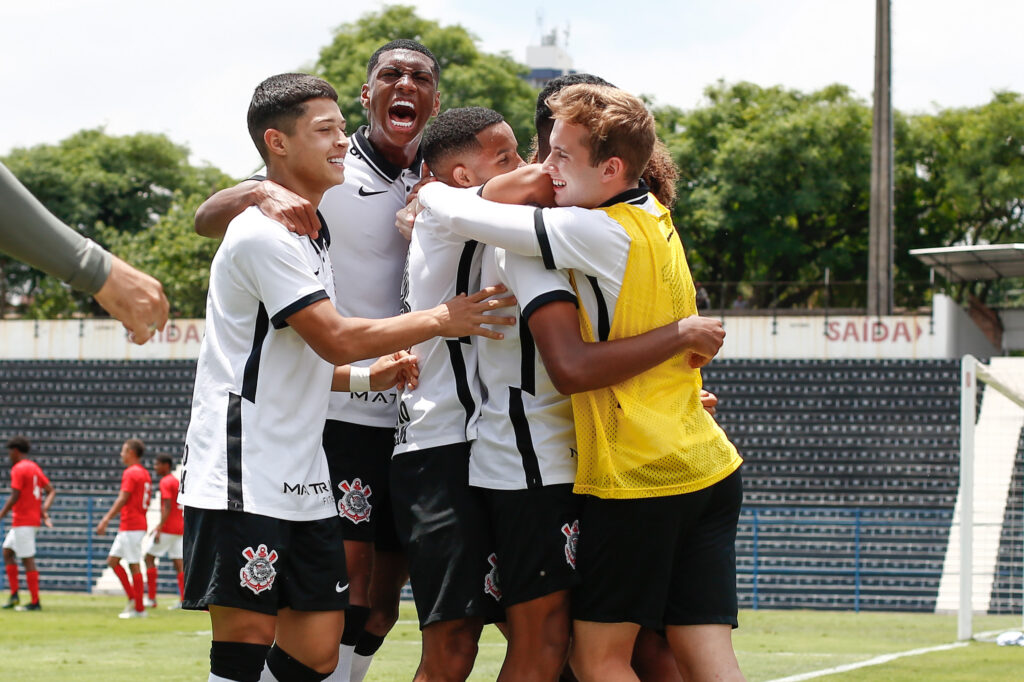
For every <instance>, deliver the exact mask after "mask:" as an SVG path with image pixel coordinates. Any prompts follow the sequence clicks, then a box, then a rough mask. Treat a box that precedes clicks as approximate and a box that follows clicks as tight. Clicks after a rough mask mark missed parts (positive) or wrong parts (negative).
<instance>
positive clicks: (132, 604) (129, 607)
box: [120, 599, 135, 616]
mask: <svg viewBox="0 0 1024 682" xmlns="http://www.w3.org/2000/svg"><path fill="white" fill-rule="evenodd" d="M133 611H135V602H134V601H132V600H131V599H129V600H128V603H127V604H125V605H124V608H123V609H121V614H120V615H122V616H123V615H124V614H126V613H132V612H133Z"/></svg>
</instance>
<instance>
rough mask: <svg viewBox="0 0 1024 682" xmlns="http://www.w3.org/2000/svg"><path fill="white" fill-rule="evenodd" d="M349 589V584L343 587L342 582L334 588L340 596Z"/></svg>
mask: <svg viewBox="0 0 1024 682" xmlns="http://www.w3.org/2000/svg"><path fill="white" fill-rule="evenodd" d="M347 589H348V583H345V586H344V587H342V586H341V582H338V583H337V584H335V586H334V591H335V592H337V593H338V594H341V593H342V592H344V591H345V590H347Z"/></svg>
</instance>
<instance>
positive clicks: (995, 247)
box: [910, 244, 1024, 282]
mask: <svg viewBox="0 0 1024 682" xmlns="http://www.w3.org/2000/svg"><path fill="white" fill-rule="evenodd" d="M910 255H911V256H916V257H917V258H918V260H920V261H921V262H922V263H924V264H925V265H927V266H928V267H930V268H933V269H934V270H935V271H936V272H938V273H939V274H941V275H942V276H943V277H945V278H946V279H948V280H952V281H954V282H969V281H975V280H983V279H1003V278H1004V277H1024V244H985V245H981V246H943V247H939V248H935V249H911V250H910Z"/></svg>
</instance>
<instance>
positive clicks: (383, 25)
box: [315, 5, 537, 154]
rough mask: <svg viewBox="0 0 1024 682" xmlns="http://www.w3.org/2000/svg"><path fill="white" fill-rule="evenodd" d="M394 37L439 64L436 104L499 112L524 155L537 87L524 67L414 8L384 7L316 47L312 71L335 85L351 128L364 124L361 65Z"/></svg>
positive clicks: (363, 68)
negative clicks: (525, 77) (421, 47)
mask: <svg viewBox="0 0 1024 682" xmlns="http://www.w3.org/2000/svg"><path fill="white" fill-rule="evenodd" d="M399 38H408V39H411V40H415V41H417V42H419V43H422V44H423V45H426V46H427V47H428V48H430V51H431V52H433V53H434V55H435V56H436V57H437V60H438V62H439V63H440V65H441V84H440V88H439V90H440V92H441V107H442V109H451V108H454V107H466V106H483V107H490V108H492V109H494V110H496V111H500V112H501V113H502V115H504V116H505V119H506V120H507V121H508V122H509V125H511V126H512V129H513V130H514V131H515V134H516V138H517V139H518V140H519V143H520V147H521V149H522V151H523V153H524V154H525V152H526V147H527V145H528V144H529V141H530V140H531V139H532V137H533V110H534V104H535V100H536V97H537V91H536V90H535V89H533V88H531V87H530V86H529V84H527V83H526V81H524V80H523V79H522V78H521V76H523V75H525V74H526V73H528V70H527V68H526V67H525V66H523V65H521V64H518V63H516V62H515V61H514V60H513V59H512V58H511V57H510V56H508V55H492V54H485V53H482V52H480V51H479V50H478V49H477V47H476V40H477V39H476V37H475V36H474V35H473V34H472V33H470V32H469V31H468V30H466V29H465V28H463V27H462V26H459V25H454V26H441V25H440V24H439V23H437V22H436V21H430V20H427V19H422V18H420V17H419V16H417V15H416V11H415V9H414V8H413V7H409V6H402V5H396V6H388V7H385V8H384V9H382V10H381V11H380V12H374V13H369V14H365V15H363V16H362V17H360V18H359V19H357V20H356V21H354V22H351V23H346V24H342V25H341V26H340V27H339V28H338V29H337V31H336V33H335V35H334V40H333V41H332V42H331V44H330V45H327V46H325V47H324V48H323V49H322V50H320V56H319V58H318V59H317V62H316V66H315V73H316V74H317V75H319V76H321V77H323V78H325V79H327V80H328V81H330V83H331V84H332V85H334V87H335V88H336V89H337V90H338V103H339V105H340V106H341V111H342V113H343V114H345V118H346V119H347V120H348V128H349V130H350V131H354V130H355V129H356V128H357V127H358V126H361V125H364V124H365V123H366V115H365V112H364V111H363V108H362V105H361V104H360V103H359V93H360V91H361V89H362V86H363V84H364V83H366V64H367V62H368V61H369V60H370V57H371V55H373V53H374V51H376V49H377V48H378V47H380V46H381V45H384V44H385V43H387V42H390V41H392V40H397V39H399Z"/></svg>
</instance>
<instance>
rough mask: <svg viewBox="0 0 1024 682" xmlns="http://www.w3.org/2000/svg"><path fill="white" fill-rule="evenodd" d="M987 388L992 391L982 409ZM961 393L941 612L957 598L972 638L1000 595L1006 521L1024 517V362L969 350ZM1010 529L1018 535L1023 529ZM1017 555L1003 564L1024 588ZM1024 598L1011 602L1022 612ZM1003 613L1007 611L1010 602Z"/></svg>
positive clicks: (960, 627)
mask: <svg viewBox="0 0 1024 682" xmlns="http://www.w3.org/2000/svg"><path fill="white" fill-rule="evenodd" d="M982 385H984V386H985V393H984V401H983V405H982V410H981V411H980V412H979V410H978V403H977V401H978V394H979V390H980V389H981V387H982ZM960 395H961V403H960V486H959V494H958V497H957V502H956V509H955V510H954V519H953V526H952V528H951V535H950V542H949V551H948V552H947V556H946V566H945V568H944V570H943V579H942V582H941V584H940V588H939V600H938V605H937V609H938V610H944V608H948V607H949V606H950V605H951V604H950V602H951V601H952V599H953V598H954V597H955V598H956V601H957V605H956V611H957V614H958V619H957V637H958V639H961V640H966V639H971V638H972V637H973V636H974V635H975V633H974V628H973V616H974V614H975V613H986V612H988V611H989V610H990V608H991V606H992V597H993V594H994V593H995V592H998V589H997V590H995V592H994V591H993V587H994V586H997V585H998V584H1002V583H1005V582H1006V580H1005V577H1006V576H1005V575H1004V576H1002V578H1001V577H1000V575H999V571H998V570H997V566H998V565H1000V557H999V549H1000V543H1001V540H1002V538H1003V537H1004V535H1005V531H1006V530H1007V529H1006V528H1004V523H1005V521H1006V520H1008V519H1011V518H1018V519H1019V518H1022V517H1021V514H1019V512H1020V511H1021V510H1020V508H1019V506H1018V508H1017V509H1016V510H1014V509H1012V508H1010V509H1008V505H1010V504H1012V500H1013V495H1012V494H1011V493H1012V492H1013V490H1012V488H1011V483H1012V481H1013V478H1014V477H1013V473H1014V464H1015V462H1016V461H1017V459H1018V457H1017V454H1018V450H1019V449H1020V436H1021V430H1022V428H1024V360H1021V359H1018V358H994V359H993V360H992V362H991V363H990V364H988V365H986V364H984V363H982V362H980V361H978V360H977V359H976V358H975V357H973V356H971V355H965V356H964V357H963V361H962V364H961V374H960ZM1019 504H1020V500H1017V505H1019ZM1007 512H1011V513H1007ZM1012 512H1018V513H1012ZM1010 530H1015V531H1016V533H1014V535H1018V536H1019V534H1020V529H1019V528H1016V529H1010ZM1014 553H1015V554H1016V555H1017V556H1016V557H1015V559H1016V560H1015V561H1011V562H1008V563H1007V562H1006V561H1005V560H1004V561H1003V562H1002V565H1003V567H1004V568H1003V572H1004V573H1005V570H1006V569H1005V567H1006V566H1007V565H1009V566H1011V567H1014V568H1013V569H1012V570H1014V571H1015V572H1016V573H1017V575H1015V576H1013V578H1014V580H1010V581H1009V582H1010V584H1014V585H1021V584H1022V582H1021V580H1022V576H1021V574H1020V571H1021V565H1022V560H1024V555H1021V551H1020V547H1019V546H1017V548H1016V549H1015V550H1014ZM1004 559H1005V557H1004ZM957 564H959V565H958V566H957ZM997 581H1001V583H998V584H997ZM1022 600H1024V595H1021V594H1019V593H1018V594H1017V595H1015V598H1014V599H1013V600H1011V601H1012V602H1013V603H1014V604H1015V608H1016V609H1020V608H1021V603H1022ZM1001 610H1002V612H1003V613H1006V612H1007V611H1006V608H1005V604H1003V608H1002V609H1001ZM1022 617H1024V613H1022ZM1022 629H1024V625H1022Z"/></svg>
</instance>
